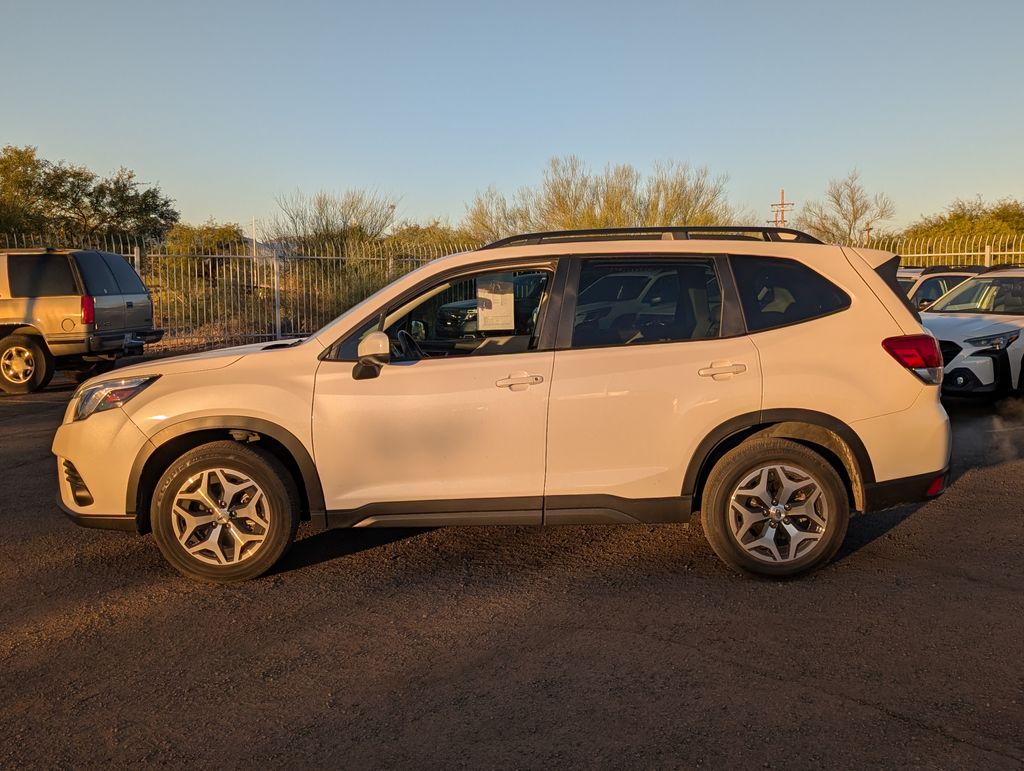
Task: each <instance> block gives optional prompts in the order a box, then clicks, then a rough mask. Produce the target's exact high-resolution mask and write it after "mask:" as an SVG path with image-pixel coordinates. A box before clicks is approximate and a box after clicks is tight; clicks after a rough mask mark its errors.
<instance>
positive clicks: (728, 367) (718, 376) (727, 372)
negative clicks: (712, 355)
mask: <svg viewBox="0 0 1024 771" xmlns="http://www.w3.org/2000/svg"><path fill="white" fill-rule="evenodd" d="M746 371H747V365H746V364H733V363H732V362H731V361H713V362H711V365H710V366H708V367H704V368H703V369H699V370H697V374H698V375H700V376H701V377H709V378H712V379H714V380H728V379H729V378H731V377H732V376H733V375H738V374H740V373H741V372H746Z"/></svg>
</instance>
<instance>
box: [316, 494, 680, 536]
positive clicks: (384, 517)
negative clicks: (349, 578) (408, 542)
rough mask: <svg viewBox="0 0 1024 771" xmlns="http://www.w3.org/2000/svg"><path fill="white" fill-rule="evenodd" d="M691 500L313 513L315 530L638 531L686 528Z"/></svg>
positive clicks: (584, 498) (431, 504)
mask: <svg viewBox="0 0 1024 771" xmlns="http://www.w3.org/2000/svg"><path fill="white" fill-rule="evenodd" d="M691 503H692V500H691V498H690V496H679V497H672V498H642V499H634V498H620V497H618V496H614V495H552V496H548V497H547V498H541V497H521V498H475V499H464V500H460V499H452V500H440V501H400V502H391V503H371V504H367V505H365V506H360V507H358V508H355V509H335V510H332V511H325V512H321V511H314V512H312V513H311V518H312V520H313V525H314V526H319V527H323V528H325V529H327V528H341V527H447V526H464V525H635V524H666V523H673V522H687V521H689V519H690V515H691V513H692V512H691Z"/></svg>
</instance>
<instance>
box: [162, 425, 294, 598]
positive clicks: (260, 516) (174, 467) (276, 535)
mask: <svg viewBox="0 0 1024 771" xmlns="http://www.w3.org/2000/svg"><path fill="white" fill-rule="evenodd" d="M151 518H152V526H153V537H154V538H155V540H156V543H157V546H158V547H159V548H160V551H161V553H162V554H163V555H164V557H165V558H166V559H167V561H168V562H169V563H171V565H172V566H173V567H174V568H175V569H176V570H178V571H179V572H180V573H182V574H184V575H186V576H188V577H189V578H195V579H199V580H203V581H216V582H228V581H243V580H245V579H249V578H255V577H256V576H259V575H262V574H263V573H265V572H266V571H267V570H269V569H270V568H271V567H272V566H273V565H274V564H275V563H276V562H277V561H278V560H279V559H280V558H281V556H282V555H283V554H284V553H285V551H286V550H287V549H288V547H289V546H290V545H291V543H292V541H293V540H294V539H295V531H296V529H297V528H298V525H299V499H298V493H297V492H296V489H295V484H294V482H293V480H292V478H291V476H290V474H289V473H288V471H287V469H285V467H284V466H283V465H282V464H281V462H280V461H279V460H278V459H277V458H275V457H274V456H273V455H272V454H271V453H269V452H267V451H265V450H263V449H260V448H258V447H256V448H254V447H250V446H248V445H243V444H240V443H238V442H232V441H224V442H213V443H211V444H206V445H203V446H201V447H197V448H196V449H194V450H190V451H189V452H187V453H185V454H184V455H182V456H181V457H180V458H178V460H177V461H175V462H174V463H173V464H171V467H170V468H169V469H167V471H166V472H165V473H164V475H163V476H162V477H161V478H160V481H159V482H158V483H157V487H156V494H155V495H154V496H153V502H152V507H151Z"/></svg>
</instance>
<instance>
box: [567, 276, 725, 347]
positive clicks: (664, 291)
mask: <svg viewBox="0 0 1024 771" xmlns="http://www.w3.org/2000/svg"><path fill="white" fill-rule="evenodd" d="M721 309H722V301H721V292H720V291H719V286H718V278H717V276H716V275H715V271H714V268H713V267H712V265H711V263H710V261H707V260H685V261H683V260H677V261H672V260H658V261H656V262H647V261H639V260H636V261H634V260H630V261H629V262H618V261H616V262H611V261H608V260H588V261H587V262H585V263H584V264H583V267H582V269H581V271H580V292H579V295H578V297H577V301H576V321H575V326H574V329H573V337H572V345H573V347H574V348H588V347H593V346H607V345H635V344H639V343H656V342H672V341H676V340H700V339H706V338H710V337H717V336H718V330H719V325H720V321H721Z"/></svg>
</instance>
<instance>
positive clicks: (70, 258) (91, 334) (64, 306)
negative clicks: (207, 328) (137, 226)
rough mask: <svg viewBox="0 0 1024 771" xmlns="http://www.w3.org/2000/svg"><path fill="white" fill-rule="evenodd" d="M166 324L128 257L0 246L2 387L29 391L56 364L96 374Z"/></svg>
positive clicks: (157, 335)
mask: <svg viewBox="0 0 1024 771" xmlns="http://www.w3.org/2000/svg"><path fill="white" fill-rule="evenodd" d="M162 336H163V331H162V330H158V329H154V328H153V301H152V299H151V298H150V296H149V292H148V291H147V290H146V286H145V285H144V284H143V283H142V279H140V278H139V276H138V274H137V273H136V272H135V271H134V269H133V268H132V266H131V265H129V264H128V262H127V260H125V259H124V258H123V257H121V256H120V255H117V254H109V253H107V252H93V251H76V250H55V249H19V250H10V251H6V252H0V389H3V390H4V391H7V392H8V393H22V394H23V393H30V392H32V391H38V390H39V389H40V388H44V387H45V386H46V384H47V383H49V382H50V379H51V378H52V377H53V374H54V372H55V371H56V370H58V369H70V370H73V371H74V372H75V373H76V374H79V375H86V376H88V375H94V374H99V373H100V372H103V371H104V370H106V369H109V368H110V367H111V366H112V365H113V362H114V361H115V360H116V359H117V358H118V357H120V356H124V355H126V354H135V353H141V352H142V347H143V345H144V344H145V343H153V342H156V341H158V340H160V338H161V337H162Z"/></svg>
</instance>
